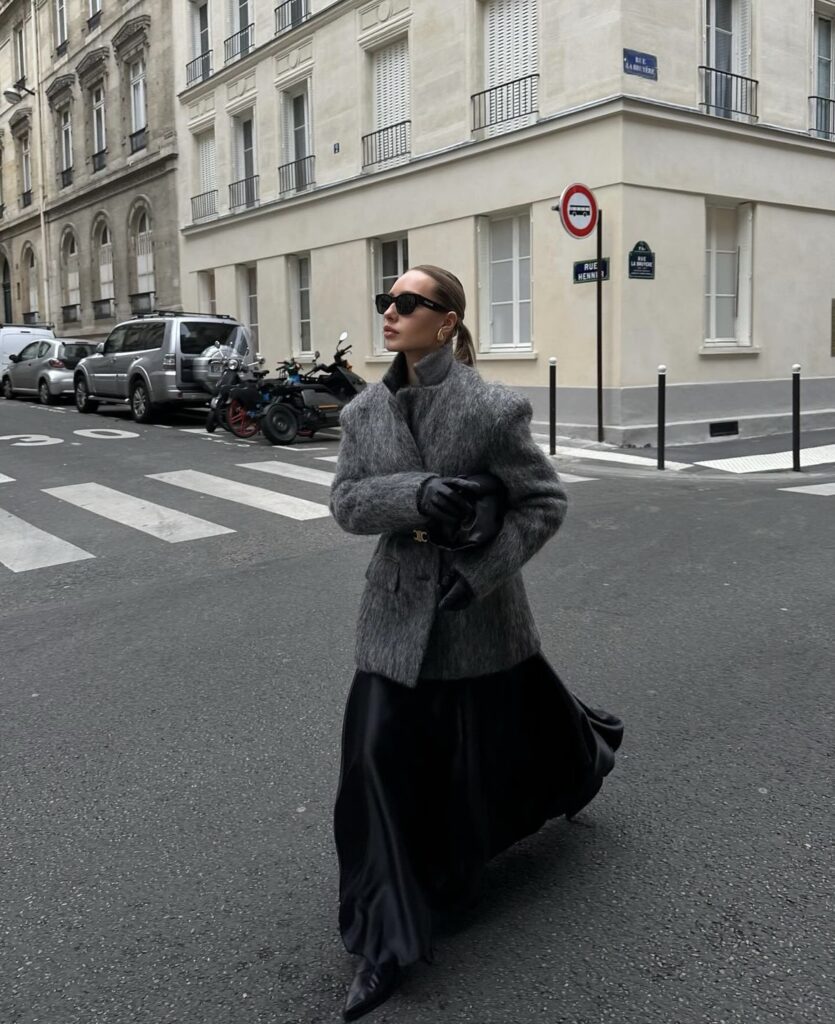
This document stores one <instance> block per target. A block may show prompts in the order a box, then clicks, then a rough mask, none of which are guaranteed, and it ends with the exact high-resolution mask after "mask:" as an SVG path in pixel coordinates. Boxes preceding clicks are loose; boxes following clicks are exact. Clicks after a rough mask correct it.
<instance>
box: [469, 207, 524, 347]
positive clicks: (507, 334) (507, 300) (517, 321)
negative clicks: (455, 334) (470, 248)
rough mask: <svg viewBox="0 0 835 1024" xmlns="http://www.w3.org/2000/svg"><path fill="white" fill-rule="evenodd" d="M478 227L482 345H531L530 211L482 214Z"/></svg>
mask: <svg viewBox="0 0 835 1024" xmlns="http://www.w3.org/2000/svg"><path fill="white" fill-rule="evenodd" d="M477 230H478V246H479V295H480V299H481V306H480V313H481V316H480V325H479V326H480V334H481V347H482V349H483V350H485V351H488V350H496V349H499V350H507V349H530V348H531V344H532V336H531V219H530V213H529V212H528V211H525V212H524V213H519V214H506V215H503V216H500V217H494V218H486V217H482V218H479V223H478V229H477ZM485 328H486V329H485Z"/></svg>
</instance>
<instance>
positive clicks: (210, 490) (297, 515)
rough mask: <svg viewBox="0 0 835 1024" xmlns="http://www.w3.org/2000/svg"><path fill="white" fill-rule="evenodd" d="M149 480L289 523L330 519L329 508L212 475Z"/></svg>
mask: <svg viewBox="0 0 835 1024" xmlns="http://www.w3.org/2000/svg"><path fill="white" fill-rule="evenodd" d="M149 479H150V480H161V481H162V482H163V483H166V484H173V485H174V486H175V487H182V488H184V489H185V490H187V491H196V492H197V493H198V494H207V495H209V496H210V497H213V498H223V499H224V500H226V501H234V502H237V503H238V504H239V505H248V506H249V507H250V508H257V509H260V510H261V511H262V512H273V513H275V514H276V515H279V516H287V518H288V519H299V520H305V519H324V518H325V517H326V516H329V515H330V509H329V508H328V507H327V505H320V504H318V503H317V502H315V501H307V500H306V499H305V498H294V497H293V496H292V495H289V494H281V493H280V492H278V491H269V490H267V489H266V488H264V487H253V486H252V485H251V484H241V483H238V482H237V480H228V479H226V478H225V477H222V476H212V475H211V474H210V473H199V472H197V471H196V470H193V469H183V470H177V471H175V472H173V473H152V474H149Z"/></svg>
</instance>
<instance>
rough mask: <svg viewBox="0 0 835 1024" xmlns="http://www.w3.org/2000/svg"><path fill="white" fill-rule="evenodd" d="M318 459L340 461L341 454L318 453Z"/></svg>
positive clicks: (319, 460) (318, 460) (320, 460)
mask: <svg viewBox="0 0 835 1024" xmlns="http://www.w3.org/2000/svg"><path fill="white" fill-rule="evenodd" d="M316 461H317V462H338V461H339V456H338V455H317V456H316Z"/></svg>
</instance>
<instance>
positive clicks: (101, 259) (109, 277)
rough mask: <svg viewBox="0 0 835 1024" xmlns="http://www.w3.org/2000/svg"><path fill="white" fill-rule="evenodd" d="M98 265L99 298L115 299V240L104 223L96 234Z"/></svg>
mask: <svg viewBox="0 0 835 1024" xmlns="http://www.w3.org/2000/svg"><path fill="white" fill-rule="evenodd" d="M95 252H96V263H97V265H98V278H99V298H100V299H112V298H114V297H115V292H114V290H113V239H112V238H111V237H110V228H109V227H108V226H107V224H105V223H102V225H101V227H100V228H99V230H98V232H97V234H96V245H95Z"/></svg>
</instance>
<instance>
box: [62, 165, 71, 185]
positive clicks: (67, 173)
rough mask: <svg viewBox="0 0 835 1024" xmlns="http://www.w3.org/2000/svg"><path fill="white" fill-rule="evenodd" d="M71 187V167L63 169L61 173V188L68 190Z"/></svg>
mask: <svg viewBox="0 0 835 1024" xmlns="http://www.w3.org/2000/svg"><path fill="white" fill-rule="evenodd" d="M70 185H72V167H65V168H64V170H63V171H61V188H68V187H69V186H70Z"/></svg>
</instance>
